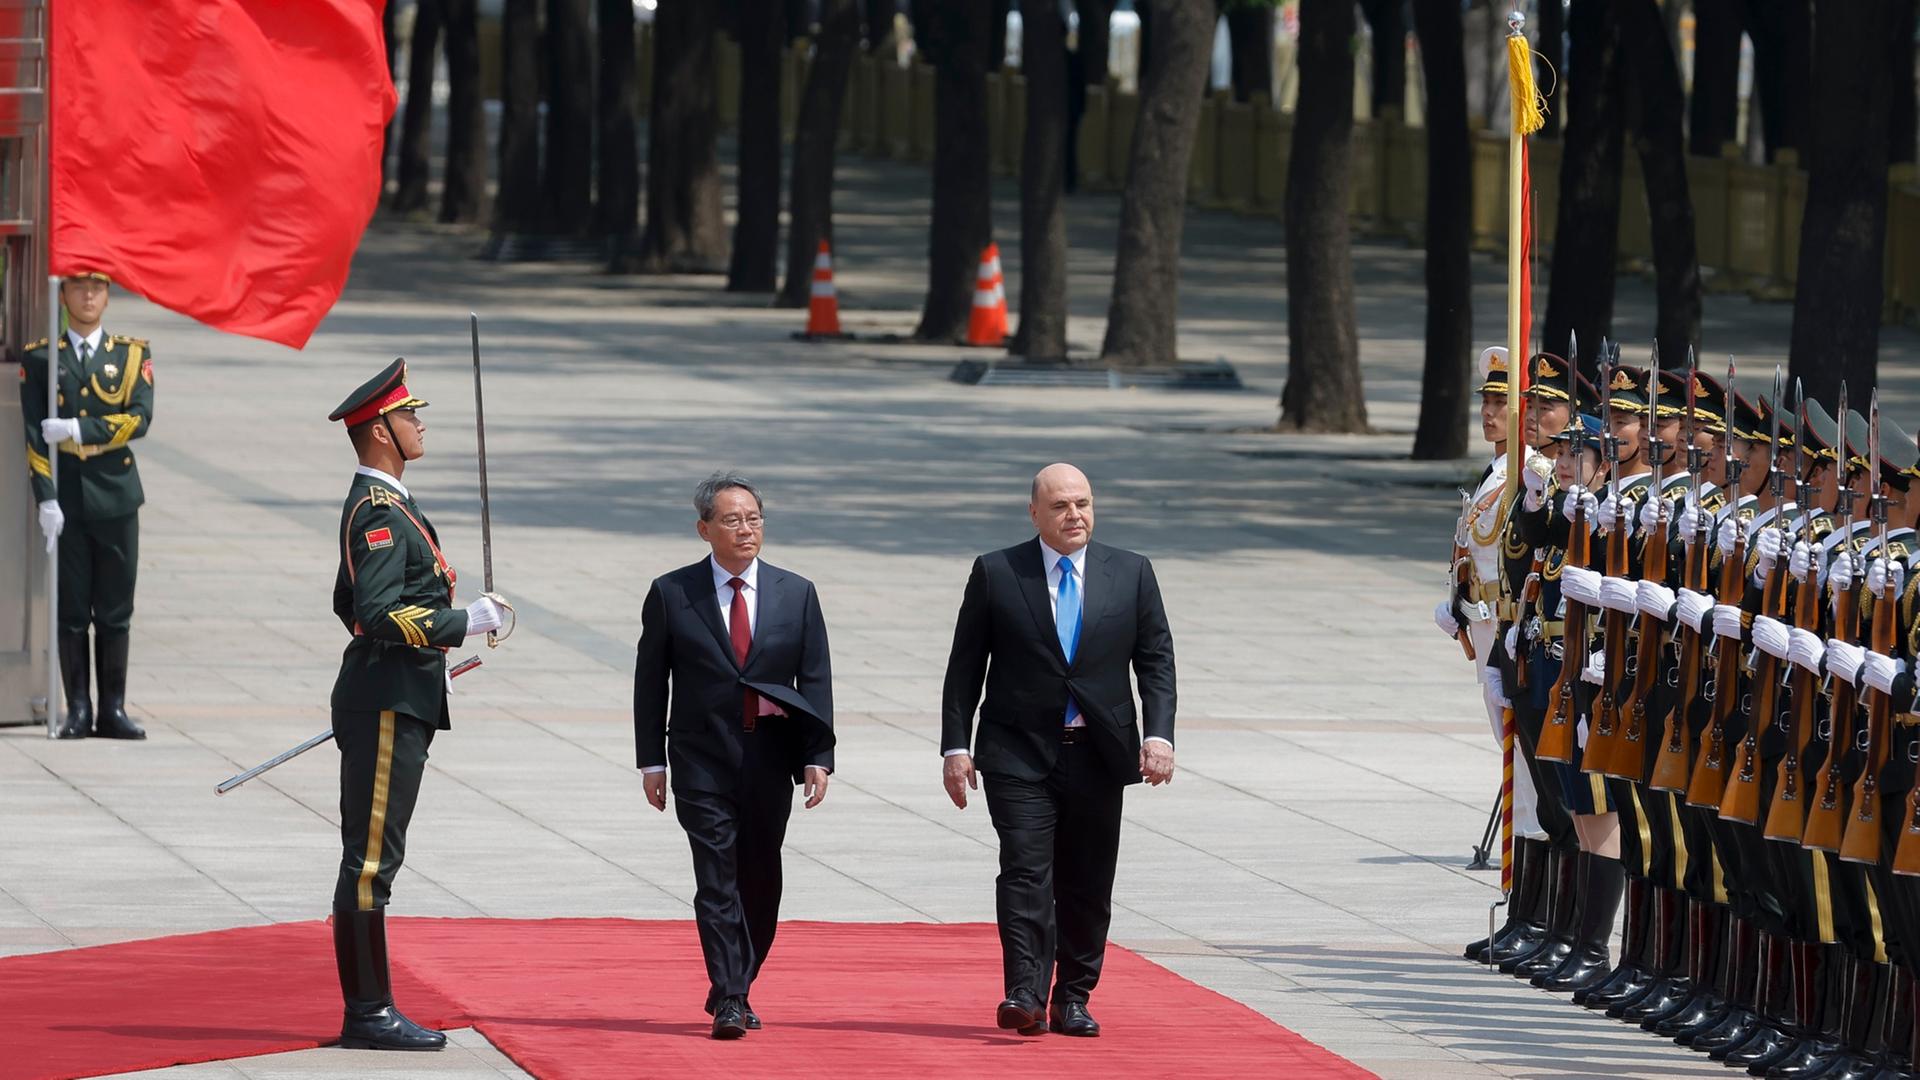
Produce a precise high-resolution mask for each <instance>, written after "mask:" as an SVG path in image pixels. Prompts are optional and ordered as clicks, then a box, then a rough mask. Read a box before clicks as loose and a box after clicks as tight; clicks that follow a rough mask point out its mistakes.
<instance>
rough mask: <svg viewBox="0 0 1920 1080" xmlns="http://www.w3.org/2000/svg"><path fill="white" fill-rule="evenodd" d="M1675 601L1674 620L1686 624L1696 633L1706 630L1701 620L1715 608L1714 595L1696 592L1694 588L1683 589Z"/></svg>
mask: <svg viewBox="0 0 1920 1080" xmlns="http://www.w3.org/2000/svg"><path fill="white" fill-rule="evenodd" d="M1673 603H1674V610H1673V618H1674V621H1676V622H1678V623H1680V624H1682V625H1683V626H1686V627H1687V628H1688V629H1690V630H1692V631H1693V632H1694V633H1696V634H1698V633H1703V632H1704V631H1705V630H1706V627H1705V626H1703V625H1702V623H1701V620H1703V619H1705V618H1706V617H1707V613H1708V612H1710V611H1712V610H1713V597H1711V596H1708V595H1707V594H1705V593H1697V592H1694V591H1693V590H1692V589H1681V590H1680V592H1679V593H1678V594H1676V595H1675V596H1674V600H1673Z"/></svg>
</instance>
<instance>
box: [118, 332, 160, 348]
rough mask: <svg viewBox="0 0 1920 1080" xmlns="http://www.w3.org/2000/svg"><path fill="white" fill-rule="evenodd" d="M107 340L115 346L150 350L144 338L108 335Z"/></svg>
mask: <svg viewBox="0 0 1920 1080" xmlns="http://www.w3.org/2000/svg"><path fill="white" fill-rule="evenodd" d="M107 340H108V341H111V342H113V343H115V344H117V345H138V346H140V347H141V348H143V349H149V348H152V346H151V345H150V344H148V342H147V339H146V338H137V337H128V336H127V335H125V334H108V335H107Z"/></svg>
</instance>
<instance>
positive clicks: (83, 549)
mask: <svg viewBox="0 0 1920 1080" xmlns="http://www.w3.org/2000/svg"><path fill="white" fill-rule="evenodd" d="M139 569H140V515H139V514H137V513H134V514H126V515H124V516H121V517H115V518H106V519H103V520H93V521H76V520H74V519H73V518H68V519H67V524H66V527H65V528H64V529H62V530H60V632H61V633H63V634H84V633H86V632H87V628H88V627H89V626H93V627H98V628H99V629H100V631H101V633H121V634H124V633H126V632H127V629H128V627H130V626H132V625H133V581H134V577H135V575H136V574H137V572H138V571H139Z"/></svg>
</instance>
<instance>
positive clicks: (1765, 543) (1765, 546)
mask: <svg viewBox="0 0 1920 1080" xmlns="http://www.w3.org/2000/svg"><path fill="white" fill-rule="evenodd" d="M1786 546H1787V539H1786V534H1785V533H1783V532H1781V531H1780V530H1779V529H1761V530H1760V535H1759V536H1757V537H1755V538H1754V541H1753V549H1754V550H1755V551H1757V552H1759V553H1760V561H1759V562H1758V563H1756V564H1755V565H1754V568H1753V573H1754V580H1756V581H1762V580H1765V578H1766V576H1767V575H1768V574H1771V573H1773V568H1774V567H1775V566H1776V565H1778V564H1779V562H1780V552H1781V551H1782V550H1783V549H1784V548H1785V547H1786Z"/></svg>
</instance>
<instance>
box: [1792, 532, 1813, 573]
mask: <svg viewBox="0 0 1920 1080" xmlns="http://www.w3.org/2000/svg"><path fill="white" fill-rule="evenodd" d="M1812 571H1813V545H1811V544H1809V543H1807V542H1806V541H1805V540H1796V541H1794V544H1793V552H1792V553H1791V554H1789V555H1788V556H1787V573H1789V574H1792V575H1793V580H1795V581H1805V580H1807V575H1808V574H1809V573H1811V572H1812Z"/></svg>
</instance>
